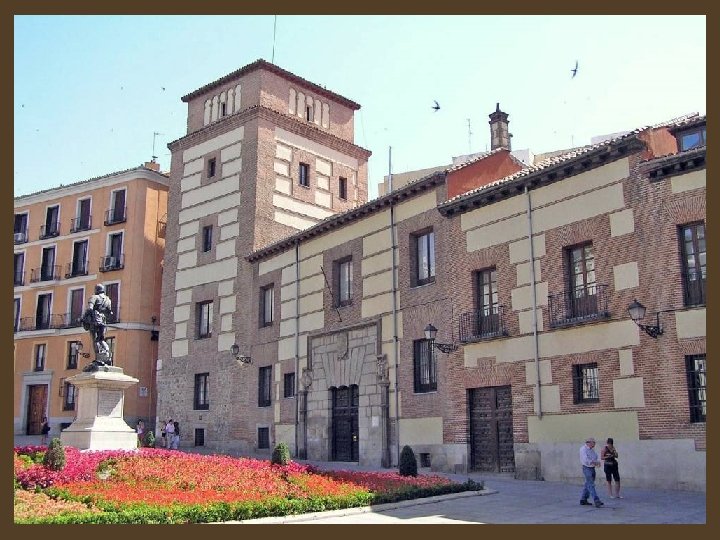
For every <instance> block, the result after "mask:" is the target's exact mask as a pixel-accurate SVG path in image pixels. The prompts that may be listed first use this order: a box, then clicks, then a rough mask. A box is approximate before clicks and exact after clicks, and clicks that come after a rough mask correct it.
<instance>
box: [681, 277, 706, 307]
mask: <svg viewBox="0 0 720 540" xmlns="http://www.w3.org/2000/svg"><path fill="white" fill-rule="evenodd" d="M682 276H683V304H684V305H686V306H702V305H705V271H704V269H703V270H700V271H698V270H690V271H688V272H683V275H682Z"/></svg>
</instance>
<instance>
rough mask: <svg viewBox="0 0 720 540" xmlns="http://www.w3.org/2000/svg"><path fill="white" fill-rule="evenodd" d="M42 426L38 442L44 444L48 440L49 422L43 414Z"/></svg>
mask: <svg viewBox="0 0 720 540" xmlns="http://www.w3.org/2000/svg"><path fill="white" fill-rule="evenodd" d="M42 421H43V423H42V427H41V428H40V435H41V437H40V444H42V445H46V444H47V442H48V433H50V424H49V423H48V419H47V416H43V419H42Z"/></svg>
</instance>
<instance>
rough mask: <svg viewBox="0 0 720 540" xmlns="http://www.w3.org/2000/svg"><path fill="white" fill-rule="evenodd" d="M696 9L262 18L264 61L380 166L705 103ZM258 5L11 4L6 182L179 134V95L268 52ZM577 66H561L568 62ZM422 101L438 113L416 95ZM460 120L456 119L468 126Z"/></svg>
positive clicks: (104, 169)
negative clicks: (153, 11) (91, 9)
mask: <svg viewBox="0 0 720 540" xmlns="http://www.w3.org/2000/svg"><path fill="white" fill-rule="evenodd" d="M705 22H706V21H705V17H704V16H678V15H673V16H629V15H622V16H557V15H552V16H551V15H545V16H488V15H464V16H430V15H416V16H350V15H343V16H309V15H308V16H288V15H279V16H278V17H277V34H276V40H275V53H274V54H275V56H274V62H275V63H276V64H277V65H279V66H280V67H282V68H284V69H287V70H288V71H291V72H293V73H295V74H297V75H299V76H301V77H303V78H305V79H308V80H310V81H313V82H315V83H317V84H320V85H323V86H325V87H327V88H328V89H329V90H332V91H334V92H337V93H339V94H341V95H343V96H345V97H347V98H350V99H352V100H353V101H356V102H357V103H359V104H360V105H361V106H362V108H361V109H360V111H358V112H357V113H356V115H355V143H356V144H358V145H360V146H362V147H364V148H367V149H369V150H371V151H372V152H373V155H372V157H371V158H370V164H369V184H370V195H371V197H373V196H375V195H376V194H377V187H376V185H377V182H378V181H379V180H381V179H382V176H383V175H385V174H387V169H388V147H389V146H392V148H393V150H392V156H393V172H395V173H399V172H403V171H407V170H413V169H421V168H426V167H433V166H436V165H444V164H448V163H450V162H451V159H452V156H457V155H462V154H467V153H470V152H478V151H483V150H485V149H486V148H487V147H488V145H489V127H488V124H487V122H488V114H490V113H491V112H492V111H494V110H495V104H496V103H497V102H500V107H501V109H502V110H503V111H505V112H507V113H509V115H510V131H511V133H512V134H513V139H512V145H513V149H522V148H530V149H531V150H532V151H533V152H535V153H541V152H546V151H550V150H556V149H561V148H568V147H570V146H574V145H580V144H588V143H589V142H590V138H591V137H593V136H595V135H602V134H608V133H614V132H618V131H623V130H630V129H634V128H636V127H639V126H642V125H647V124H654V123H657V122H660V121H663V120H666V119H669V118H673V117H675V116H680V115H683V114H686V113H690V112H700V113H701V114H705V112H706V67H705V66H706V37H705ZM273 23H274V17H273V16H272V15H266V16H240V15H236V16H134V15H132V16H130V15H128V16H88V15H81V16H16V17H15V24H14V26H15V38H14V39H15V51H14V62H15V64H14V134H15V140H14V156H15V163H14V184H15V195H16V196H17V195H23V194H27V193H32V192H34V191H38V190H41V189H47V188H51V187H56V186H58V185H60V184H67V183H71V182H76V181H80V180H85V179H88V178H92V177H95V176H100V175H103V174H108V173H111V172H114V171H118V170H123V169H127V168H130V167H135V166H137V165H140V164H142V163H143V162H144V161H147V160H149V159H150V156H151V155H152V154H153V132H158V133H160V135H158V136H157V138H156V143H155V155H157V156H158V161H159V162H160V164H161V167H162V169H163V170H168V169H169V166H170V154H169V150H168V149H167V146H166V145H167V143H168V142H170V141H173V140H175V139H178V138H180V137H182V136H183V135H184V134H185V129H186V112H187V107H186V105H185V104H184V103H182V102H181V101H180V97H181V96H183V95H185V94H187V93H189V92H191V91H193V90H195V89H197V88H199V87H201V86H203V85H204V84H207V83H208V82H211V81H213V80H215V79H217V78H219V77H221V76H223V75H225V74H227V73H230V72H232V71H234V70H236V69H238V68H240V67H242V66H244V65H246V64H248V63H250V62H253V61H255V60H257V59H258V58H263V59H265V60H268V61H270V60H272V55H273ZM576 60H577V61H578V63H579V70H578V74H577V76H576V77H575V78H571V73H570V70H571V69H572V68H573V66H574V65H575V61H576ZM433 100H437V101H438V102H439V103H440V107H441V109H440V110H439V111H437V112H434V111H433V110H432V109H431V106H432V105H433ZM468 119H469V120H470V131H471V132H472V134H471V135H469V133H468Z"/></svg>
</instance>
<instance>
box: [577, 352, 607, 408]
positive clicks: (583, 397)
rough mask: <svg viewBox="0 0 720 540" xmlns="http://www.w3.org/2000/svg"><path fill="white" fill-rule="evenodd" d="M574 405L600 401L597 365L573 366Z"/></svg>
mask: <svg viewBox="0 0 720 540" xmlns="http://www.w3.org/2000/svg"><path fill="white" fill-rule="evenodd" d="M573 398H574V399H573V403H594V402H597V401H600V385H599V382H598V367H597V363H595V362H593V363H592V364H576V365H574V366H573Z"/></svg>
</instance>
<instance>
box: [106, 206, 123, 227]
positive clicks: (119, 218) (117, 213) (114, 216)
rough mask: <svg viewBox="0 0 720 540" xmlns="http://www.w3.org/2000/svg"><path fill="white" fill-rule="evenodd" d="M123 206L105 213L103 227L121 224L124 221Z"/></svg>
mask: <svg viewBox="0 0 720 540" xmlns="http://www.w3.org/2000/svg"><path fill="white" fill-rule="evenodd" d="M126 209H127V208H126V207H125V206H118V207H116V208H111V209H110V210H107V211H106V212H105V225H115V224H116V223H123V222H124V221H125V219H126V218H125V210H126Z"/></svg>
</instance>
